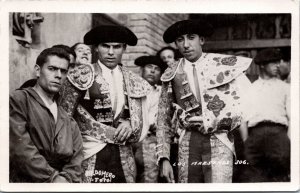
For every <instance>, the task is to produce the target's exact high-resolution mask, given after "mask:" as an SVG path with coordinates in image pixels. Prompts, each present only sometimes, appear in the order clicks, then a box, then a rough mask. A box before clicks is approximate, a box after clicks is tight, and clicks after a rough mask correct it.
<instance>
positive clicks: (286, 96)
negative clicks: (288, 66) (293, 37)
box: [243, 49, 290, 182]
mask: <svg viewBox="0 0 300 193" xmlns="http://www.w3.org/2000/svg"><path fill="white" fill-rule="evenodd" d="M280 60H281V54H280V52H279V51H278V50H276V49H264V50H261V51H260V52H258V54H257V55H256V57H255V59H254V61H255V63H256V64H257V65H259V69H260V75H259V79H258V80H256V81H255V82H254V83H253V84H252V88H251V89H250V92H249V93H248V98H249V103H248V106H247V108H246V113H245V114H246V121H247V123H248V124H247V125H248V132H249V136H248V138H247V140H246V142H245V158H246V160H247V162H248V163H249V165H248V167H247V170H246V171H245V174H244V175H243V176H244V177H245V178H246V179H245V181H247V182H284V181H289V174H290V140H289V137H288V135H287V133H288V131H289V123H290V87H289V85H288V84H287V83H285V82H283V81H282V80H280V79H278V78H277V77H278V73H279V65H280Z"/></svg>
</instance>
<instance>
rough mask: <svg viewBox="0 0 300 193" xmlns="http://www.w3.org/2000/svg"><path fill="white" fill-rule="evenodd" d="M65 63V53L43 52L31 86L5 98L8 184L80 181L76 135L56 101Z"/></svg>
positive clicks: (73, 124)
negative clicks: (34, 80)
mask: <svg viewBox="0 0 300 193" xmlns="http://www.w3.org/2000/svg"><path fill="white" fill-rule="evenodd" d="M69 60H70V58H69V55H68V53H67V52H65V50H64V49H61V48H48V49H45V50H43V51H42V52H41V53H40V55H39V56H38V58H37V61H36V65H35V66H34V69H35V73H36V76H37V80H36V84H35V85H34V86H33V87H31V86H28V87H26V88H21V89H18V90H16V91H15V92H13V93H12V94H11V96H10V101H9V107H10V110H9V112H10V117H9V126H10V133H9V134H10V138H9V140H10V145H9V148H10V155H9V156H10V160H9V161H10V165H9V167H10V172H9V175H10V182H81V172H82V170H81V163H82V161H83V154H82V138H81V135H80V131H79V128H78V126H77V124H76V122H75V121H74V120H73V119H71V118H69V117H68V115H67V113H66V112H65V110H64V109H62V108H61V107H59V106H57V102H56V100H57V97H58V92H59V89H60V87H61V85H62V84H63V82H64V81H65V79H66V76H67V71H68V65H69Z"/></svg>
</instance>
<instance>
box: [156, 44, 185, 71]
mask: <svg viewBox="0 0 300 193" xmlns="http://www.w3.org/2000/svg"><path fill="white" fill-rule="evenodd" d="M156 56H158V57H159V58H160V59H161V60H162V61H163V62H164V63H166V64H167V65H168V66H171V65H172V64H174V63H176V62H177V61H178V59H179V58H181V57H182V56H181V54H180V53H179V51H178V50H176V49H175V48H173V47H171V46H167V47H163V48H162V49H160V50H159V51H158V52H157V54H156Z"/></svg>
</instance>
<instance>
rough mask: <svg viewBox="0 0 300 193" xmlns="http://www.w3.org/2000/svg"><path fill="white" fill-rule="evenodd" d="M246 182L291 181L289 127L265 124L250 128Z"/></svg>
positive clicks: (247, 142)
mask: <svg viewBox="0 0 300 193" xmlns="http://www.w3.org/2000/svg"><path fill="white" fill-rule="evenodd" d="M245 159H246V160H247V162H248V163H249V165H247V168H246V170H245V172H244V175H243V176H244V179H243V181H245V182H286V181H290V178H289V175H290V140H289V138H288V136H287V127H286V126H284V125H281V124H276V123H271V122H263V123H259V124H258V125H256V126H255V127H252V128H249V137H248V139H247V140H246V142H245Z"/></svg>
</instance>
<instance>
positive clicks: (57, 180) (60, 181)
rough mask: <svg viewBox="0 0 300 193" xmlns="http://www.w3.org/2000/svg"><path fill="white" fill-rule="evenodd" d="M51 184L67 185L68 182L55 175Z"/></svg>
mask: <svg viewBox="0 0 300 193" xmlns="http://www.w3.org/2000/svg"><path fill="white" fill-rule="evenodd" d="M53 183H69V182H68V180H67V179H66V178H64V177H63V176H60V175H57V176H56V177H55V178H54V180H53Z"/></svg>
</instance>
